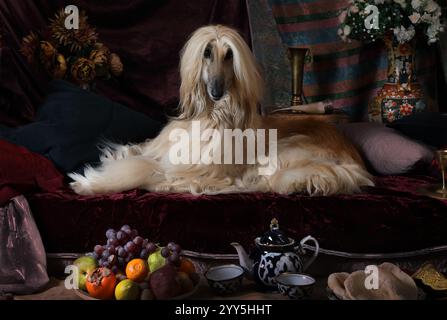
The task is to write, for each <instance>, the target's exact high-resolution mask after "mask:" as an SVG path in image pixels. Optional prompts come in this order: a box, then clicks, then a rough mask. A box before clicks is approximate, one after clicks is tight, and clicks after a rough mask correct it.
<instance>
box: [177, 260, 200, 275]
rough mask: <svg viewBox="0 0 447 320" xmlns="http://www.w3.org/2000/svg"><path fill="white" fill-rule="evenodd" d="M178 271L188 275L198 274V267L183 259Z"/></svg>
mask: <svg viewBox="0 0 447 320" xmlns="http://www.w3.org/2000/svg"><path fill="white" fill-rule="evenodd" d="M178 271H180V272H184V273H186V274H188V275H190V274H193V273H196V267H194V263H192V261H191V260H189V259H186V258H182V259H181V260H180V267H179V268H178Z"/></svg>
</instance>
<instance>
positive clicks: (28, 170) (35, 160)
mask: <svg viewBox="0 0 447 320" xmlns="http://www.w3.org/2000/svg"><path fill="white" fill-rule="evenodd" d="M63 179H64V177H63V176H62V174H60V173H59V171H57V170H56V168H55V167H54V166H53V164H52V163H51V161H50V160H48V159H47V158H45V157H43V156H41V155H38V154H36V153H33V152H31V151H29V150H28V149H25V148H23V147H19V146H16V145H14V144H11V143H9V142H6V141H4V140H0V205H3V204H5V203H6V202H7V201H8V200H9V199H11V198H12V197H14V196H16V195H19V194H27V193H30V192H39V191H46V192H53V191H57V190H59V189H60V188H61V187H62V186H63Z"/></svg>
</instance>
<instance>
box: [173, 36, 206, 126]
mask: <svg viewBox="0 0 447 320" xmlns="http://www.w3.org/2000/svg"><path fill="white" fill-rule="evenodd" d="M206 28H207V27H203V28H200V29H198V30H197V31H195V32H194V33H193V34H192V35H191V37H190V38H189V40H188V41H187V42H186V44H185V46H184V47H183V49H182V51H181V53H180V78H181V85H180V104H179V118H181V119H191V118H193V117H195V116H196V115H198V114H200V113H203V112H204V111H205V108H206V90H205V86H204V84H203V81H201V79H202V66H203V53H204V51H205V49H206V48H207V46H208V44H209V43H210V41H211V39H212V38H211V36H210V34H209V31H207V30H206Z"/></svg>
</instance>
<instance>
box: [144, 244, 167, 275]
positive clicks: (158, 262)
mask: <svg viewBox="0 0 447 320" xmlns="http://www.w3.org/2000/svg"><path fill="white" fill-rule="evenodd" d="M161 249H162V248H158V250H157V251H155V252H154V253H152V254H150V255H149V257H148V258H147V264H148V265H149V271H150V272H154V271H157V270H158V269H160V268H161V267H163V266H164V265H165V264H166V258H165V257H163V256H162V255H161Z"/></svg>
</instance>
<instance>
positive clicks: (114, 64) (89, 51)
mask: <svg viewBox="0 0 447 320" xmlns="http://www.w3.org/2000/svg"><path fill="white" fill-rule="evenodd" d="M66 17H67V14H66V13H65V12H64V10H61V11H59V12H58V13H56V15H55V17H54V18H53V19H50V24H49V26H48V27H47V28H46V30H44V31H43V32H37V33H36V32H31V33H30V34H29V35H27V36H26V37H24V38H23V41H22V47H21V52H22V54H23V55H24V56H25V57H26V59H27V61H28V62H29V63H31V64H36V65H38V66H39V67H41V68H42V69H43V70H45V72H46V73H47V74H48V75H49V76H50V77H51V78H53V79H67V80H73V81H74V82H76V83H77V84H79V85H80V86H81V87H83V88H89V87H90V86H91V84H92V83H94V81H95V80H96V79H106V80H107V79H110V78H112V77H113V76H119V75H121V73H122V72H123V64H122V62H121V60H120V58H119V56H118V55H117V54H115V53H111V52H110V50H109V49H108V48H107V47H106V46H105V45H104V44H102V43H100V42H98V34H97V33H96V31H95V29H94V28H92V27H91V26H90V25H89V23H88V22H87V19H88V17H87V16H86V14H85V12H81V13H80V15H79V28H78V29H67V28H66V27H65V20H66Z"/></svg>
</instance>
